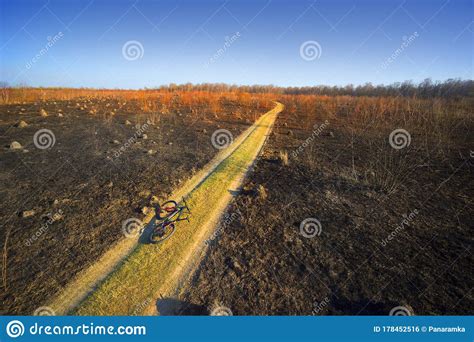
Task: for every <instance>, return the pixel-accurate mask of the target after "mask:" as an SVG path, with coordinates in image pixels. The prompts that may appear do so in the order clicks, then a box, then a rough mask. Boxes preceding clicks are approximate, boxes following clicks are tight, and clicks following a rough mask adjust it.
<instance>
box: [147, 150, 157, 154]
mask: <svg viewBox="0 0 474 342" xmlns="http://www.w3.org/2000/svg"><path fill="white" fill-rule="evenodd" d="M146 153H148V154H155V153H156V151H155V150H148V151H147V152H146Z"/></svg>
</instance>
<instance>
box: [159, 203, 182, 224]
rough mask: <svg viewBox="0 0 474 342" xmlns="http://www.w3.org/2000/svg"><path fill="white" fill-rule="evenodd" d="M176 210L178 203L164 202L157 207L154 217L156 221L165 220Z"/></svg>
mask: <svg viewBox="0 0 474 342" xmlns="http://www.w3.org/2000/svg"><path fill="white" fill-rule="evenodd" d="M176 210H178V203H177V202H176V201H166V202H165V203H163V204H161V205H159V206H158V208H157V210H156V217H157V218H158V219H161V220H162V219H165V218H167V217H168V216H170V215H171V214H173V213H174V212H175V211H176Z"/></svg>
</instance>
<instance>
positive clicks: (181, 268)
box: [47, 103, 283, 315]
mask: <svg viewBox="0 0 474 342" xmlns="http://www.w3.org/2000/svg"><path fill="white" fill-rule="evenodd" d="M282 110H283V105H282V104H280V103H276V106H275V108H274V109H272V110H271V111H269V112H268V113H266V114H264V115H263V116H262V117H261V118H260V119H258V120H257V122H256V123H255V124H254V125H252V126H251V127H250V128H249V129H247V130H246V131H245V132H244V133H243V134H242V135H240V136H239V137H238V138H237V139H236V140H235V141H234V142H233V143H232V144H231V145H230V146H228V147H227V148H225V149H223V150H222V151H221V152H220V153H219V154H218V155H217V156H216V157H215V158H214V160H213V161H212V162H211V163H209V164H208V165H207V166H206V167H205V168H204V169H203V170H201V171H200V172H199V173H198V174H196V175H195V176H194V177H193V178H192V179H191V180H189V181H188V182H187V183H186V184H185V185H184V186H183V187H182V188H181V189H180V190H179V191H177V192H176V193H174V194H173V198H176V199H179V198H181V197H182V196H185V195H186V196H187V202H188V204H189V206H190V207H191V210H192V217H191V223H187V222H185V223H179V224H177V226H176V233H175V234H174V235H173V236H172V238H171V239H169V240H167V241H165V242H164V243H162V244H159V245H151V244H141V243H138V241H137V240H138V238H129V239H124V240H123V241H122V242H121V243H119V244H117V245H116V246H115V247H114V248H113V249H112V250H110V251H109V252H107V253H106V254H105V255H104V256H103V257H102V258H101V259H100V260H99V262H97V263H96V264H94V265H93V266H91V267H90V268H89V269H88V270H86V271H85V272H83V273H82V274H81V275H80V276H79V277H77V278H76V280H74V281H73V282H72V283H71V284H69V285H68V286H67V287H66V288H65V290H64V291H63V292H62V293H61V294H60V295H59V296H58V297H56V298H55V300H53V301H52V302H50V303H48V304H47V306H48V307H50V308H51V309H53V310H54V311H55V312H56V314H65V313H72V314H80V315H133V314H154V313H156V300H157V299H158V298H159V297H160V296H161V297H165V296H171V295H172V294H173V293H174V291H175V289H176V288H177V287H179V285H180V284H181V283H182V282H183V281H185V280H186V279H187V277H188V276H189V275H190V274H191V273H192V271H193V269H194V268H195V267H196V266H197V264H198V263H199V260H200V258H201V256H202V255H203V253H205V250H206V246H207V245H206V243H205V241H206V240H207V239H208V238H209V237H210V236H211V235H212V234H213V233H214V230H215V229H216V226H217V224H218V223H219V220H220V219H221V216H222V213H223V212H224V210H225V208H226V207H227V205H228V204H229V202H230V200H231V199H232V193H233V191H235V190H237V189H238V188H239V186H240V184H241V183H242V181H243V179H244V177H245V174H246V172H247V170H248V169H249V167H250V166H251V165H252V163H253V162H254V160H255V158H256V157H257V156H258V154H259V152H260V150H261V148H262V146H263V144H264V142H265V140H266V137H267V136H268V135H269V133H270V131H271V129H272V126H273V123H274V121H275V119H276V116H277V114H278V113H280V112H281V111H282ZM152 217H153V215H149V216H148V217H147V218H146V219H145V220H144V223H145V224H147V223H148V222H150V220H151V218H152Z"/></svg>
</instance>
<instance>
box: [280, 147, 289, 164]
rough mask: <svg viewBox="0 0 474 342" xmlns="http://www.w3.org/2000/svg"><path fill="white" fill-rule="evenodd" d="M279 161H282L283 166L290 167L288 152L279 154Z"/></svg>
mask: <svg viewBox="0 0 474 342" xmlns="http://www.w3.org/2000/svg"><path fill="white" fill-rule="evenodd" d="M278 159H279V160H280V162H281V164H282V165H284V166H288V152H287V151H280V152H279V153H278Z"/></svg>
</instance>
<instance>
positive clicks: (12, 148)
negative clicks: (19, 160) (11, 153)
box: [10, 141, 23, 150]
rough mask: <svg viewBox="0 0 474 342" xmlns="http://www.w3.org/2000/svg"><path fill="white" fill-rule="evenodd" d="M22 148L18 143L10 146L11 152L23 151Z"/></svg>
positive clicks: (14, 142) (15, 142)
mask: <svg viewBox="0 0 474 342" xmlns="http://www.w3.org/2000/svg"><path fill="white" fill-rule="evenodd" d="M22 148H23V146H21V144H20V143H19V142H18V141H13V142H12V143H11V144H10V150H21V149H22Z"/></svg>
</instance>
